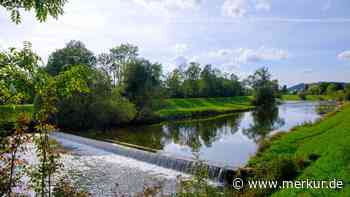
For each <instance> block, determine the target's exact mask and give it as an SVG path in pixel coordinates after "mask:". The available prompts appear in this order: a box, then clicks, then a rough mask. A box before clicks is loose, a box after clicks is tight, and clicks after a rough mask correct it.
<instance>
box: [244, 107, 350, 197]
mask: <svg viewBox="0 0 350 197" xmlns="http://www.w3.org/2000/svg"><path fill="white" fill-rule="evenodd" d="M312 154H313V155H315V154H316V155H319V158H318V159H317V160H316V161H314V162H312V163H311V164H310V165H309V166H308V167H306V168H305V169H303V170H302V171H301V172H299V175H298V176H297V178H296V179H297V180H306V179H309V180H333V179H337V180H342V181H344V182H343V183H344V188H343V189H338V190H334V189H282V190H279V191H277V192H275V193H274V194H273V195H274V196H288V197H289V196H350V104H347V105H345V106H343V107H342V108H341V109H339V110H338V112H337V113H333V114H329V115H328V116H327V117H325V118H324V119H323V120H322V121H320V122H318V123H315V124H313V125H305V126H300V127H297V128H295V130H293V131H291V132H290V133H287V134H285V135H282V137H280V138H277V139H276V140H274V141H273V142H272V144H271V146H270V147H269V148H267V149H266V150H265V151H263V152H262V153H261V154H258V156H256V157H254V158H252V159H251V160H250V165H251V166H255V167H256V166H259V165H261V164H264V163H268V162H271V161H272V160H274V159H275V158H277V157H280V156H285V157H290V158H308V157H309V156H310V155H312Z"/></svg>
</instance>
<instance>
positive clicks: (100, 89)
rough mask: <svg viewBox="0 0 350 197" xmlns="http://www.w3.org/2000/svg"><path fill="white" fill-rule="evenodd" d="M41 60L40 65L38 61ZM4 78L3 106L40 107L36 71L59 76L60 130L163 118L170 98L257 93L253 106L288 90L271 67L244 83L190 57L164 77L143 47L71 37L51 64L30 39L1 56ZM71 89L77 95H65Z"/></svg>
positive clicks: (1, 83) (0, 100)
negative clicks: (103, 48) (92, 43)
mask: <svg viewBox="0 0 350 197" xmlns="http://www.w3.org/2000/svg"><path fill="white" fill-rule="evenodd" d="M39 65H40V66H39ZM0 66H1V70H2V72H1V73H2V76H1V77H2V79H1V80H0V86H1V87H2V88H1V94H0V103H1V104H8V103H18V104H23V103H34V108H35V110H38V108H40V106H41V103H42V101H41V98H40V97H38V95H37V93H36V92H35V86H36V85H37V84H38V83H39V84H40V83H47V82H42V81H40V80H39V79H38V78H37V76H38V75H37V73H41V74H43V73H46V74H45V78H47V79H50V80H52V81H54V84H55V91H56V92H59V96H58V97H57V102H55V107H56V108H57V112H55V113H54V116H53V117H51V120H52V121H53V122H55V123H57V125H58V126H59V127H61V128H68V129H74V130H81V129H87V128H93V127H97V128H109V127H113V126H118V125H122V124H127V123H130V122H135V123H142V122H149V121H152V120H155V119H157V114H156V113H155V112H156V110H157V109H159V108H160V107H161V106H162V100H163V99H166V98H198V97H202V98H209V97H211V98H213V97H233V96H244V95H252V96H253V101H252V102H253V104H254V105H258V106H261V105H262V106H265V105H268V104H270V103H274V102H275V98H276V97H278V96H280V95H281V93H282V92H283V90H284V89H283V88H280V86H279V84H278V81H277V80H272V76H271V74H270V73H269V70H268V69H267V68H260V69H258V70H257V71H256V72H255V73H253V74H252V75H250V76H248V77H247V78H246V79H244V80H239V78H238V77H237V76H236V75H235V74H234V73H224V72H222V71H221V70H219V69H218V68H215V67H214V66H213V65H210V64H209V65H204V66H201V65H200V64H199V63H196V62H190V63H189V64H188V65H186V67H178V68H175V69H174V70H172V71H171V72H169V73H167V74H164V73H163V70H162V65H161V64H159V63H153V62H150V61H149V60H147V59H145V58H142V57H140V56H139V54H138V47H137V46H134V45H131V44H121V45H119V46H116V47H114V48H112V49H110V50H109V52H108V53H102V54H99V55H94V54H93V52H91V51H90V50H89V49H87V48H86V47H85V45H84V43H82V42H81V41H75V40H72V41H70V42H68V43H67V44H66V46H65V47H64V48H62V49H57V50H55V51H54V52H53V53H51V54H50V56H49V58H48V62H47V64H46V65H42V61H41V59H40V57H39V56H38V55H36V54H35V53H34V52H33V51H32V50H31V44H30V43H29V42H25V46H24V48H23V49H15V48H10V49H9V50H8V51H2V52H1V53H0ZM72 88H74V89H75V92H74V91H73V92H69V93H66V92H67V91H68V90H71V89H72Z"/></svg>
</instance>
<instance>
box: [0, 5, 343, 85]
mask: <svg viewBox="0 0 350 197" xmlns="http://www.w3.org/2000/svg"><path fill="white" fill-rule="evenodd" d="M349 8H350V1H348V0H308V1H306V0H293V1H287V0H218V1H216V0H103V1H96V0H69V2H68V3H67V4H66V5H65V8H64V10H65V14H64V15H63V16H61V17H59V18H58V20H54V19H49V20H48V21H47V22H46V23H39V22H37V21H36V20H35V18H34V16H33V14H32V13H25V14H24V15H23V21H22V23H21V24H20V25H15V24H14V23H11V22H10V20H9V15H8V13H7V12H6V11H5V10H4V9H3V8H0V27H1V28H0V47H1V48H3V49H5V48H7V47H10V46H16V47H20V46H21V43H22V42H23V41H25V40H27V41H31V42H32V44H33V48H34V50H35V51H36V52H37V53H39V54H40V55H41V57H42V58H43V59H44V61H46V60H47V57H48V55H49V54H50V53H51V52H53V51H54V50H55V49H57V48H62V47H64V45H65V43H67V42H68V41H69V40H73V39H75V40H81V41H83V42H84V43H85V44H86V46H87V47H88V48H89V49H91V50H92V51H93V52H94V53H95V54H98V53H101V52H107V51H108V49H109V48H112V47H114V46H116V45H119V44H121V43H126V42H128V43H131V44H135V45H137V46H139V48H140V55H141V56H143V57H145V58H147V59H150V60H152V61H157V62H160V63H162V64H163V65H164V71H166V72H167V71H170V70H172V69H173V68H175V67H176V64H179V63H182V62H189V61H198V62H199V63H201V64H203V65H204V64H208V63H211V64H214V65H215V66H216V67H218V68H220V69H222V70H224V71H226V72H233V73H235V74H237V75H239V76H241V77H242V78H243V77H245V76H247V75H248V74H250V73H252V72H253V71H254V70H255V69H257V68H259V67H261V66H267V67H269V68H270V70H271V72H272V73H273V76H274V78H277V79H278V80H279V81H280V82H281V84H287V85H293V84H296V83H299V82H317V81H350V12H349Z"/></svg>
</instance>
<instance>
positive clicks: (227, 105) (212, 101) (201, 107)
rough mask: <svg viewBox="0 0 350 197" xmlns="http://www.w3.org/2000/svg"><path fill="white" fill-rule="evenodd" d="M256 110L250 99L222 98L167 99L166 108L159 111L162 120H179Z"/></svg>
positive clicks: (240, 97) (242, 97)
mask: <svg viewBox="0 0 350 197" xmlns="http://www.w3.org/2000/svg"><path fill="white" fill-rule="evenodd" d="M252 108H254V106H252V105H251V104H250V98H249V97H245V96H239V97H222V98H185V99H166V100H165V101H164V107H163V108H162V109H160V110H159V111H157V113H158V114H159V115H160V117H161V118H164V119H179V118H188V117H194V116H205V115H215V114H222V113H229V112H235V111H244V110H249V109H252Z"/></svg>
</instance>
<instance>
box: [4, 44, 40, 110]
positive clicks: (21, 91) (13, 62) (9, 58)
mask: <svg viewBox="0 0 350 197" xmlns="http://www.w3.org/2000/svg"><path fill="white" fill-rule="evenodd" d="M31 47H32V45H31V43H30V42H24V44H23V49H21V50H18V49H15V48H10V49H9V51H3V52H0V87H1V88H0V104H14V103H23V102H29V103H30V102H32V100H33V97H34V83H33V77H34V75H35V73H36V72H37V69H38V67H39V64H40V62H41V59H40V57H39V56H38V55H37V54H35V53H34V52H33V51H32V48H31Z"/></svg>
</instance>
